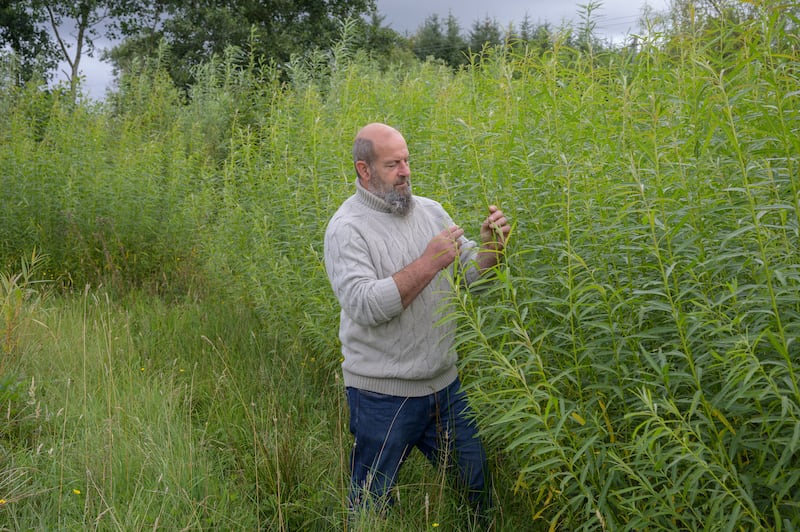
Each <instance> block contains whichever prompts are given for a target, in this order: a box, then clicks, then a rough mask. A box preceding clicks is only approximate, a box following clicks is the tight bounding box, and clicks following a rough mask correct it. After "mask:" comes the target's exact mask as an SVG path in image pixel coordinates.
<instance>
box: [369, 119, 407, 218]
mask: <svg viewBox="0 0 800 532" xmlns="http://www.w3.org/2000/svg"><path fill="white" fill-rule="evenodd" d="M369 175H370V178H369V181H368V182H367V185H368V186H367V188H368V190H369V191H370V192H372V193H373V194H375V195H376V196H378V197H380V198H383V200H384V201H386V202H387V203H388V204H389V205H390V206H391V208H392V212H394V213H396V214H400V215H405V214H408V211H409V210H410V209H411V197H412V194H411V169H410V168H409V165H408V147H407V146H406V141H405V140H404V139H403V137H402V136H400V135H391V136H389V137H388V138H386V139H382V142H380V143H375V161H374V162H373V164H371V165H369Z"/></svg>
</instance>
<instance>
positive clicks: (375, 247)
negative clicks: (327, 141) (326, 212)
mask: <svg viewBox="0 0 800 532" xmlns="http://www.w3.org/2000/svg"><path fill="white" fill-rule="evenodd" d="M413 201H414V206H413V208H412V209H411V212H409V213H408V215H407V216H399V215H396V214H392V213H391V212H390V211H389V207H388V205H387V204H386V203H385V202H384V201H383V200H382V199H381V198H379V197H378V196H375V195H374V194H372V193H371V192H369V191H367V190H366V189H364V188H363V187H362V186H361V185H360V184H359V183H358V182H357V183H356V193H355V194H354V195H353V196H351V197H350V198H348V199H347V200H345V201H344V203H342V205H341V206H340V207H339V209H338V210H337V211H336V213H335V214H334V216H333V217H332V218H331V220H330V222H329V223H328V227H327V229H326V231H325V268H326V270H327V273H328V278H329V279H330V282H331V286H332V287H333V291H334V293H335V294H336V297H337V298H338V300H339V303H340V305H341V308H342V311H341V315H340V323H339V339H340V340H341V342H342V353H343V354H344V362H343V363H342V371H343V373H344V384H345V386H352V387H355V388H360V389H363V390H368V391H373V392H378V393H384V394H389V395H396V396H402V397H407V396H422V395H427V394H430V393H433V392H436V391H439V390H441V389H443V388H445V387H446V386H447V385H449V384H450V383H452V382H453V380H455V378H456V376H457V374H458V373H457V370H456V354H455V351H454V350H453V348H452V339H453V332H454V325H453V324H452V323H445V324H437V322H438V321H439V320H440V319H441V318H442V317H443V315H442V312H443V310H444V309H443V308H442V307H443V305H442V301H443V299H445V298H446V297H447V295H448V293H449V292H450V291H451V290H452V289H451V287H450V284H449V281H448V279H447V277H446V275H445V274H444V272H440V273H439V274H438V275H437V276H436V277H435V278H434V279H433V281H431V283H430V284H429V285H428V286H427V287H425V289H424V290H423V291H422V292H421V293H420V294H419V296H417V298H416V299H415V300H414V301H413V302H412V303H411V304H410V305H409V306H408V308H406V309H405V310H403V305H402V303H401V302H400V293H399V291H398V290H397V286H396V285H395V282H394V279H393V278H392V275H394V274H395V273H396V272H398V271H399V270H401V269H403V268H404V267H405V266H407V265H408V264H409V263H411V262H412V261H414V260H416V259H417V258H418V257H420V256H421V255H422V253H423V251H424V250H425V248H426V246H427V245H428V242H430V240H431V239H432V238H433V237H434V236H435V235H437V234H438V233H439V232H441V231H442V230H443V229H445V228H447V227H449V226H451V225H453V221H452V219H451V218H450V216H449V215H448V214H447V212H446V211H445V210H444V208H443V207H442V206H441V205H440V204H439V203H437V202H435V201H433V200H430V199H427V198H423V197H419V196H414V199H413ZM477 251H478V248H477V245H476V244H475V242H473V241H470V240H467V239H465V238H463V237H462V245H461V258H460V261H461V264H462V265H464V266H465V267H466V271H465V278H466V281H467V282H468V283H469V282H472V281H473V280H474V279H475V278H477V277H478V271H477V268H476V267H475V264H474V259H475V256H476V255H477ZM452 271H453V266H450V272H451V273H452Z"/></svg>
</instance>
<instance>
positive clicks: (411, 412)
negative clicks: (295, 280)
mask: <svg viewBox="0 0 800 532" xmlns="http://www.w3.org/2000/svg"><path fill="white" fill-rule="evenodd" d="M353 162H354V164H355V169H356V173H357V176H358V178H357V181H356V192H355V194H354V195H353V196H351V197H350V198H348V199H347V200H346V201H345V202H344V203H343V204H342V205H341V206H340V207H339V209H338V210H337V211H336V213H335V214H334V216H333V217H332V218H331V220H330V222H329V224H328V227H327V230H326V232H325V267H326V270H327V273H328V277H329V278H330V282H331V285H332V287H333V291H334V292H335V294H336V297H337V298H338V300H339V303H340V305H341V316H340V327H339V337H340V339H341V343H342V352H343V355H344V362H343V363H342V371H343V374H344V384H345V387H346V389H347V400H348V405H349V408H350V431H351V432H352V433H353V436H354V437H355V441H354V444H353V448H352V452H351V475H352V476H351V493H350V503H351V506H352V507H354V508H358V507H360V506H362V505H364V504H368V503H370V502H371V501H372V502H373V503H374V502H387V503H391V496H390V489H391V488H392V486H393V485H394V484H395V481H396V479H397V473H398V471H399V469H400V466H401V464H402V463H403V461H404V459H405V458H406V457H407V456H408V453H409V452H411V450H412V449H413V448H414V447H417V448H418V449H419V450H420V451H422V453H423V454H424V455H425V456H426V457H427V458H428V459H429V460H430V461H431V462H433V463H434V464H447V465H448V466H453V468H454V470H455V471H456V472H457V473H458V475H457V476H458V478H459V479H460V481H461V482H462V483H463V484H464V485H465V487H466V489H467V495H468V498H469V501H470V502H471V503H472V505H473V506H474V507H475V508H476V510H478V511H480V512H484V511H485V510H487V509H488V507H489V506H490V502H491V495H490V489H491V485H490V481H489V474H488V468H487V460H486V453H485V451H484V449H483V445H482V444H481V441H480V439H479V438H478V435H477V430H476V427H475V424H474V421H473V420H472V419H471V416H470V411H469V407H468V405H467V402H466V398H465V395H464V393H463V391H461V390H460V382H459V379H458V371H457V368H456V354H455V351H454V349H453V347H452V341H453V333H454V325H453V324H452V323H440V324H437V322H440V320H441V318H442V317H443V314H442V311H443V308H442V307H443V305H442V301H443V300H444V299H445V298H447V297H448V292H449V291H450V290H451V287H450V284H449V283H450V281H449V279H448V275H446V274H444V273H443V271H444V270H448V271H449V272H450V273H451V274H453V273H454V271H455V268H456V267H457V268H458V271H459V272H460V274H462V275H463V277H464V279H465V280H466V282H467V283H469V282H472V281H474V280H475V279H477V278H478V277H479V276H480V274H481V273H482V272H483V271H485V270H487V269H489V268H491V267H493V266H495V265H496V264H497V261H498V258H499V255H500V252H501V250H502V249H503V247H504V245H505V242H506V238H507V236H508V234H509V231H510V226H509V225H508V222H507V220H506V217H505V216H504V214H503V212H502V211H501V210H500V209H498V208H497V207H495V206H491V207H489V214H488V216H487V218H486V219H485V220H484V221H483V224H482V225H481V229H480V235H481V241H482V244H481V245H480V247H478V246H477V244H476V243H475V242H472V241H469V240H467V239H466V238H465V237H464V230H463V229H461V228H460V227H458V226H457V225H455V224H454V223H453V221H452V219H451V218H450V216H449V215H448V214H447V212H445V210H444V209H443V208H442V206H441V205H440V204H439V203H437V202H435V201H433V200H430V199H428V198H423V197H419V196H414V195H412V193H411V180H410V175H411V171H410V169H409V152H408V147H407V145H406V141H405V139H404V138H403V136H402V135H401V134H400V133H399V132H398V131H397V130H395V129H394V128H391V127H389V126H387V125H385V124H377V123H376V124H369V125H367V126H364V127H363V128H362V129H361V130H360V131H359V132H358V134H357V136H356V139H355V142H354V144H353ZM456 264H457V265H458V266H456Z"/></svg>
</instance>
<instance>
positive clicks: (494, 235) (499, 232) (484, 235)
mask: <svg viewBox="0 0 800 532" xmlns="http://www.w3.org/2000/svg"><path fill="white" fill-rule="evenodd" d="M510 232H511V226H510V225H509V224H508V219H507V218H506V215H505V214H503V211H501V210H500V209H499V208H498V207H497V206H496V205H489V216H487V217H486V219H485V220H484V221H483V223H482V224H481V250H480V252H479V253H478V266H479V267H480V269H481V270H485V269H487V268H491V267H493V266H494V265H495V264H497V262H498V261H499V260H500V252H501V251H503V249H504V248H505V247H506V242H507V241H508V235H509V233H510Z"/></svg>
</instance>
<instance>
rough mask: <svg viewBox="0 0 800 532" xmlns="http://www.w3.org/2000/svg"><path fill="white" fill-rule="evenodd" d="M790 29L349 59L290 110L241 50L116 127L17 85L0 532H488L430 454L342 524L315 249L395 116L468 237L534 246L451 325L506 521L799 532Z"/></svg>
mask: <svg viewBox="0 0 800 532" xmlns="http://www.w3.org/2000/svg"><path fill="white" fill-rule="evenodd" d="M793 13H794V12H793V11H791V10H789V11H788V12H784V11H780V10H778V9H776V8H771V7H769V6H765V7H763V9H761V10H760V11H759V13H758V15H757V17H756V18H755V19H754V20H751V21H748V20H743V21H740V22H737V23H732V22H728V23H726V24H721V25H717V26H713V27H712V26H708V27H703V26H702V25H698V26H697V27H692V28H688V29H685V31H682V32H679V31H676V32H672V33H671V32H670V31H661V29H659V28H657V27H651V28H650V31H649V32H648V33H646V34H645V35H642V36H641V37H640V39H639V46H638V49H637V50H635V51H633V50H630V49H623V50H616V51H603V50H583V51H581V50H579V49H574V48H572V47H570V46H569V45H568V42H567V41H565V40H564V39H563V38H557V39H556V40H555V42H554V46H553V49H552V50H549V51H547V52H545V53H544V54H540V53H539V52H536V53H532V52H525V51H524V49H523V48H520V47H514V48H511V49H509V50H495V51H487V53H486V55H485V56H484V57H482V58H481V59H480V61H477V60H476V61H475V62H474V64H472V65H470V66H469V67H467V68H464V69H462V70H460V71H458V72H453V71H451V70H449V69H447V68H445V67H443V66H442V65H440V64H437V63H434V62H429V63H420V64H415V65H406V66H404V67H403V68H402V69H401V68H399V67H391V66H390V67H387V68H386V69H385V70H379V69H378V68H377V67H376V65H375V64H374V63H373V62H371V61H370V60H369V58H367V57H365V56H363V55H359V54H350V53H349V52H348V50H347V46H346V43H347V39H346V36H345V38H343V40H342V44H341V45H340V46H338V47H337V48H336V49H335V50H333V51H332V53H331V54H330V55H329V56H323V55H320V54H317V55H314V56H311V57H310V58H307V59H308V60H306V61H303V60H300V59H298V60H297V61H296V62H294V63H293V64H292V66H291V69H290V78H291V79H290V81H289V82H288V83H286V84H285V85H283V86H281V85H279V82H278V79H279V77H278V76H277V75H276V74H275V72H274V71H272V70H269V69H266V70H258V69H256V68H255V67H251V68H250V69H249V70H248V69H244V70H242V69H236V68H233V67H232V64H233V63H232V62H231V60H232V58H234V57H239V55H237V54H238V52H237V51H231V52H230V57H228V58H222V59H220V60H219V61H218V62H214V63H211V64H209V65H205V66H204V67H203V71H202V72H201V74H202V75H199V76H198V79H199V80H200V82H199V84H198V86H197V87H195V88H193V90H192V94H191V95H190V97H189V98H186V97H185V96H184V95H181V94H180V93H179V92H178V91H176V90H175V89H174V88H172V87H170V86H169V84H168V83H167V82H166V81H165V77H164V76H163V73H162V72H161V71H160V70H159V69H158V65H157V63H155V64H142V65H141V67H140V70H137V71H135V72H133V73H131V74H130V75H129V76H126V77H125V78H124V79H123V80H122V82H121V85H120V91H119V93H118V94H117V95H115V96H114V97H113V98H112V99H111V100H110V101H109V102H107V103H105V104H102V105H99V104H89V103H86V102H77V103H73V102H67V101H65V100H63V99H62V97H61V96H60V95H59V94H57V93H56V94H43V93H41V92H39V91H35V90H31V89H30V88H27V89H18V88H13V87H11V88H6V89H5V90H4V91H3V93H2V98H0V99H2V108H3V109H6V110H8V112H7V113H4V114H3V115H2V116H3V118H2V120H3V125H4V128H3V131H5V133H3V134H2V137H1V138H2V144H0V146H1V147H2V151H0V170H2V171H0V183H2V186H0V198H2V201H3V205H4V208H3V209H2V210H1V211H0V257H2V258H0V263H2V265H3V268H2V270H0V271H3V272H6V273H4V275H3V277H2V281H3V287H4V288H3V289H4V292H3V320H4V321H3V322H2V323H3V329H2V331H0V332H2V338H3V342H4V343H3V345H4V351H3V358H2V360H0V369H1V370H2V379H0V401H1V402H0V406H1V407H2V415H3V416H4V421H5V423H4V425H3V428H2V429H0V446H2V447H1V450H0V461H2V466H1V467H0V471H2V473H0V500H1V501H2V502H0V528H5V529H20V528H44V529H53V528H55V529H84V528H99V529H125V530H128V529H141V528H175V529H184V528H188V529H206V528H209V529H210V528H214V529H217V528H223V529H224V528H228V529H236V528H245V529H252V528H259V529H268V530H298V529H302V530H305V529H311V530H338V529H342V530H344V529H351V528H356V529H363V530H382V529H385V530H398V529H400V530H421V529H428V528H440V529H443V530H451V529H453V530H458V529H462V530H469V529H470V526H469V525H468V524H466V523H463V522H462V520H461V518H460V514H461V507H460V504H461V503H460V499H459V497H458V496H457V494H455V493H453V491H452V489H451V488H450V486H449V485H448V483H447V482H446V479H444V478H442V477H441V476H440V475H439V474H438V472H437V471H436V470H435V469H433V468H431V467H429V465H428V464H426V463H425V462H424V460H422V459H421V457H419V456H416V455H415V457H414V458H413V459H412V460H411V461H410V462H409V463H408V464H407V466H406V467H405V468H404V470H403V475H402V478H401V484H400V486H399V491H400V499H401V504H400V505H399V506H398V507H397V508H395V509H394V511H393V512H392V514H391V517H390V518H389V519H386V520H382V519H380V518H377V517H376V516H369V515H368V516H364V517H363V522H354V523H348V522H347V519H346V510H345V508H346V503H345V495H346V491H347V489H346V485H347V465H346V464H347V450H348V448H349V445H350V439H349V438H350V436H349V434H348V432H347V421H346V416H347V409H346V406H345V405H344V404H343V401H344V395H343V390H342V384H341V382H340V379H339V362H340V354H339V345H338V340H337V338H336V334H335V331H336V330H337V316H338V306H337V304H336V302H335V300H334V298H333V296H332V294H331V293H330V289H329V287H328V282H327V279H326V277H325V273H324V268H323V267H322V260H321V259H322V257H321V254H322V244H321V243H322V234H323V231H324V227H325V224H326V222H327V220H328V219H329V217H330V215H331V214H332V213H333V211H334V210H335V208H336V207H337V206H338V205H339V203H340V202H341V201H342V200H344V198H346V197H347V196H348V195H349V194H351V193H352V187H353V185H352V181H353V171H352V168H351V164H350V163H349V161H348V156H347V154H348V153H349V150H350V143H351V140H352V137H353V135H354V134H355V132H356V131H357V129H358V128H359V127H360V126H361V125H363V124H364V123H366V122H368V121H374V120H382V121H387V122H389V123H391V124H393V125H395V126H396V127H398V128H399V129H400V130H401V131H403V133H404V134H405V136H406V138H407V140H408V142H409V145H410V151H411V153H412V168H413V171H414V176H415V182H414V186H415V191H416V192H417V193H419V194H421V195H426V196H431V197H433V198H436V199H437V200H439V201H441V202H442V203H443V204H444V205H445V207H446V208H447V209H448V210H449V211H450V212H451V214H453V216H454V218H455V219H456V220H457V221H458V222H459V223H460V224H462V225H463V226H464V227H465V228H466V229H467V232H468V234H470V235H471V236H473V237H475V236H477V227H478V223H479V222H480V220H481V219H482V218H483V217H484V216H485V209H486V205H488V204H498V205H501V206H502V207H503V209H504V210H505V211H506V212H507V213H508V214H510V216H511V218H512V220H513V223H514V230H513V234H512V239H511V243H510V245H509V247H508V249H507V251H506V255H505V257H504V261H503V263H502V265H501V266H500V267H499V268H498V269H497V271H496V275H495V278H494V279H492V280H491V282H487V283H486V284H485V285H484V286H482V287H481V289H480V290H478V291H475V292H474V293H462V292H460V291H458V292H456V294H455V295H454V297H453V298H452V300H451V301H450V302H449V314H448V319H451V320H455V321H457V322H458V324H459V335H458V348H459V350H460V354H461V369H462V380H463V382H464V383H465V384H466V385H467V387H468V391H469V397H470V400H471V401H472V403H473V406H474V407H475V410H476V412H477V415H478V422H479V425H480V426H481V429H482V432H483V436H484V438H485V440H486V442H487V444H488V446H489V451H490V455H491V457H492V462H493V468H494V474H495V486H496V491H497V499H498V508H497V525H498V527H497V528H498V529H500V530H514V529H531V528H533V529H535V530H545V529H548V530H549V529H553V530H556V529H564V530H566V529H569V530H589V529H591V530H598V529H608V530H642V529H670V530H671V529H675V528H685V529H707V528H710V529H717V528H719V529H725V530H744V529H747V530H749V529H767V530H794V529H797V528H798V527H800V509H798V503H797V500H796V488H797V481H798V476H800V474H799V473H797V471H798V469H799V468H798V467H797V466H798V462H797V460H798V459H797V456H798V441H799V438H798V434H799V433H798V431H797V429H796V427H797V426H798V419H800V382H798V375H797V365H798V363H800V362H799V361H798V344H797V337H798V333H799V332H800V330H799V329H798V327H799V326H800V306H798V301H800V293H798V290H800V270H798V266H797V265H798V264H800V260H799V259H800V257H798V249H799V248H798V227H799V226H800V214H798V213H799V212H800V209H798V198H800V196H799V194H800V185H799V184H798V178H797V176H798V175H799V174H798V171H799V170H800V166H798V159H797V153H800V140H798V136H797V135H796V131H797V129H798V120H799V119H800V118H799V117H800V114H799V113H798V108H800V100H798V93H797V90H796V87H797V84H798V79H797V78H798V69H797V65H798V58H797V52H796V50H797V44H798V43H797V37H796V36H795V35H794V32H793V31H791V28H792V27H793V26H792V24H795V25H796V23H797V21H796V19H793V18H792V17H794V16H795V14H793ZM795 18H796V17H795ZM792 21H794V22H792ZM251 64H255V62H253V63H251ZM34 248H35V249H37V250H40V251H37V255H35V256H33V258H32V259H31V260H30V261H28V262H26V263H23V264H20V262H19V258H20V257H31V250H32V249H34ZM40 254H41V256H46V257H47V259H46V260H44V259H36V257H38V256H40ZM33 263H36V265H35V267H33ZM45 279H50V280H52V281H50V282H48V283H46V284H45V283H41V282H39V281H42V280H45ZM435 525H438V526H435Z"/></svg>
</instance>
